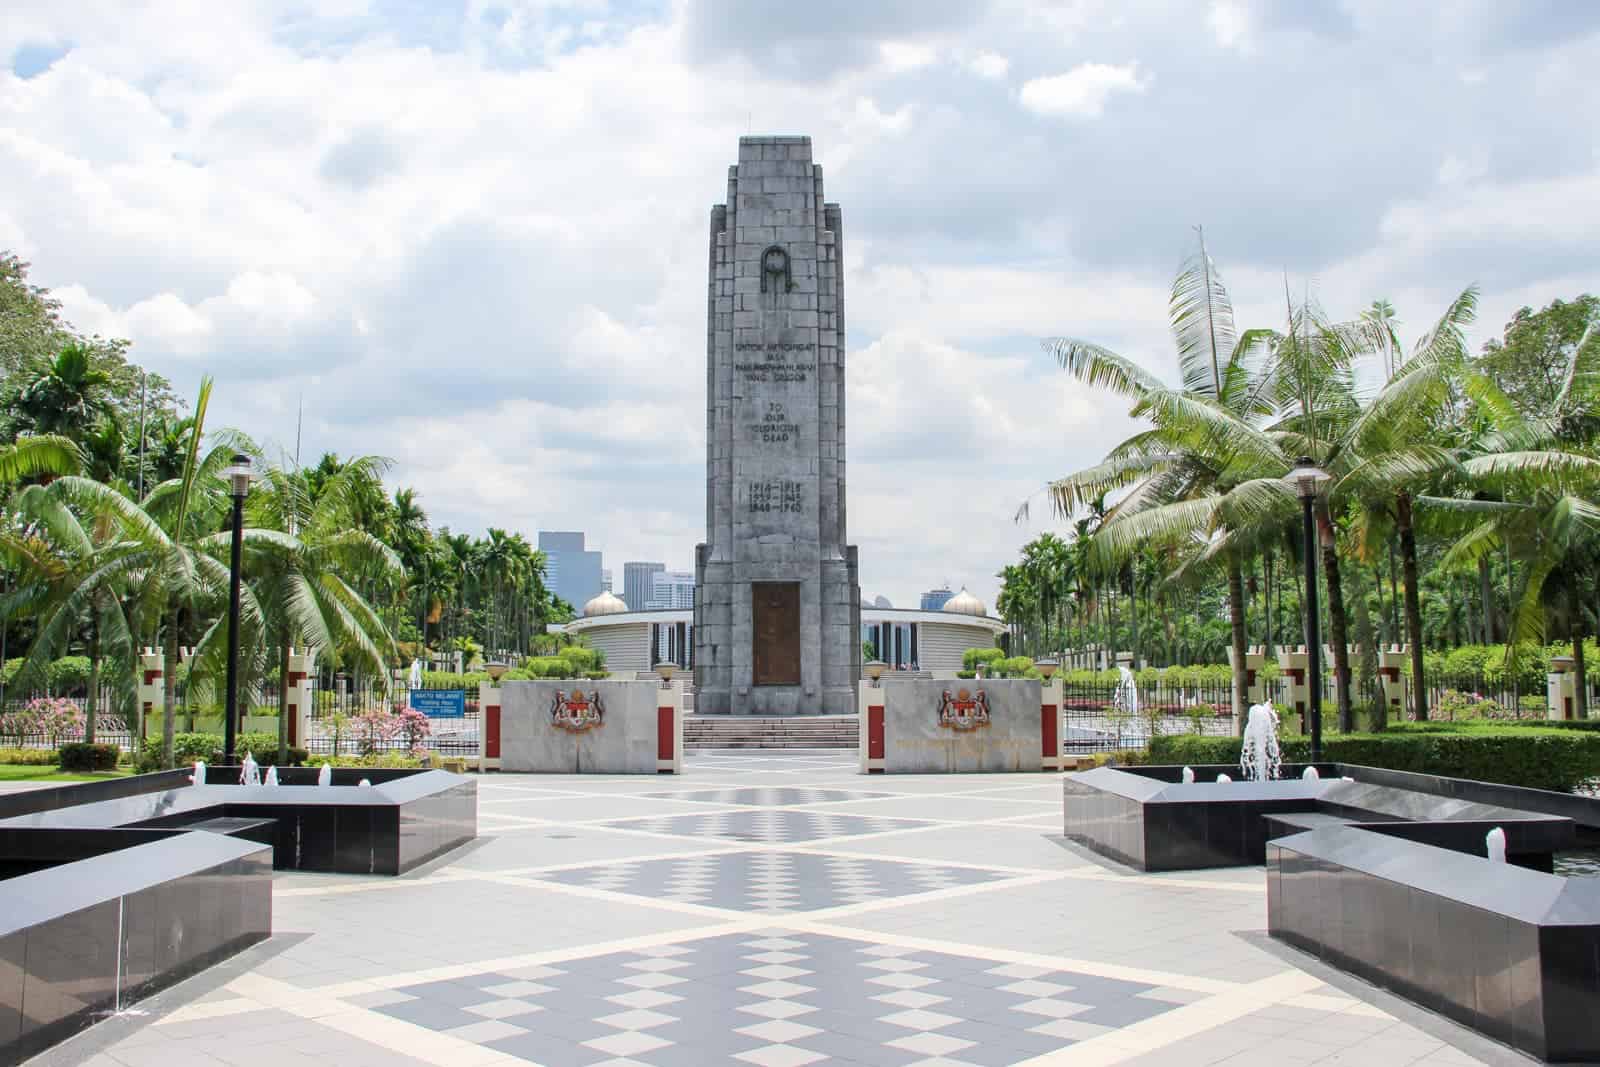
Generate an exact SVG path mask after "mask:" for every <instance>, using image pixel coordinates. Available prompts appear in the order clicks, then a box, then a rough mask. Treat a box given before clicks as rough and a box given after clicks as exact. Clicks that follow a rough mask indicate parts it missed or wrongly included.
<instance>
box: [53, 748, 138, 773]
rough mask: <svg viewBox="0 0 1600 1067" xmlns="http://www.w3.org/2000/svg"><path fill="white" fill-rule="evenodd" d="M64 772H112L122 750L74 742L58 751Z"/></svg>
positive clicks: (115, 767)
mask: <svg viewBox="0 0 1600 1067" xmlns="http://www.w3.org/2000/svg"><path fill="white" fill-rule="evenodd" d="M58 754H59V756H60V759H61V769H62V770H64V771H79V772H84V771H114V770H116V769H117V758H118V757H119V756H121V755H122V749H120V748H118V747H117V746H116V745H90V744H86V743H84V742H82V741H74V742H72V743H70V744H66V745H62V746H61V748H60V749H59V750H58Z"/></svg>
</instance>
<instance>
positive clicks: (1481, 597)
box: [1478, 556, 1494, 645]
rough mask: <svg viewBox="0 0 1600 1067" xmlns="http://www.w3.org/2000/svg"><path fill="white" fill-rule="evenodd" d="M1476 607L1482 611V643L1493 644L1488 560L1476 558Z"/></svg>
mask: <svg viewBox="0 0 1600 1067" xmlns="http://www.w3.org/2000/svg"><path fill="white" fill-rule="evenodd" d="M1478 606H1479V607H1480V608H1482V609H1483V643H1484V644H1486V645H1492V644H1494V589H1493V587H1492V586H1491V585H1490V583H1489V560H1488V558H1487V557H1485V556H1479V557H1478Z"/></svg>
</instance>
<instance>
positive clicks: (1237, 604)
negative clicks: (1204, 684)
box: [1228, 555, 1246, 736]
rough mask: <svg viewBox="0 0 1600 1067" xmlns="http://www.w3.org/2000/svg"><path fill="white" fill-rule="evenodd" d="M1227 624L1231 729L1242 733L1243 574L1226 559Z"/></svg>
mask: <svg viewBox="0 0 1600 1067" xmlns="http://www.w3.org/2000/svg"><path fill="white" fill-rule="evenodd" d="M1228 623H1229V628H1230V630H1231V631H1232V633H1231V638H1232V642H1233V727H1234V729H1235V730H1236V731H1238V732H1239V734H1240V735H1241V736H1242V735H1243V733H1244V701H1245V693H1244V691H1245V678H1246V675H1245V668H1244V653H1245V634H1244V573H1243V571H1241V569H1240V567H1239V561H1238V560H1237V559H1235V558H1234V557H1233V556H1232V555H1230V556H1229V557H1228Z"/></svg>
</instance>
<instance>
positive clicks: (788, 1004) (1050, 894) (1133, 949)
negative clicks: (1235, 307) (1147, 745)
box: [37, 751, 1528, 1067]
mask: <svg viewBox="0 0 1600 1067" xmlns="http://www.w3.org/2000/svg"><path fill="white" fill-rule="evenodd" d="M855 766H856V754H855V753H853V752H780V751H771V752H767V751H756V752H750V751H719V752H707V753H700V754H692V755H691V756H690V757H689V761H688V771H687V773H686V774H685V775H683V776H682V777H678V778H657V777H653V776H638V777H630V778H620V777H600V776H589V777H576V776H560V777H556V776H541V777H532V776H513V775H506V776H492V777H489V778H487V779H484V780H482V782H481V785H480V793H479V798H480V804H479V815H480V833H481V835H482V836H481V838H480V840H479V841H478V842H477V844H476V845H475V846H473V847H470V848H468V849H465V850H462V851H460V852H458V853H456V854H454V855H452V856H450V857H447V858H446V859H445V860H443V861H440V862H438V863H436V864H434V865H431V866H430V867H428V868H425V869H423V870H422V871H419V872H416V873H414V874H412V875H409V876H406V877H401V878H395V879H378V878H360V877H342V876H330V875H306V874H294V873H280V874H278V875H277V878H276V883H275V895H274V907H275V921H274V926H275V930H276V935H275V936H274V937H273V938H272V940H271V941H269V942H267V943H265V944H263V945H260V946H258V947H256V948H254V949H252V950H250V951H248V952H246V953H244V954H243V955H241V956H239V957H237V958H235V959H234V960H231V961H229V962H227V963H225V964H224V965H222V966H220V967H218V968H215V969H213V970H212V971H209V972H206V973H204V974H201V975H200V976H198V977H196V978H194V979H191V980H190V981H189V982H187V983H184V984H182V985H179V986H176V987H174V988H172V989H170V990H167V991H166V992H164V993H162V994H160V995H158V996H156V997H154V998H151V999H150V1000H147V1001H145V1002H143V1003H141V1004H139V1005H137V1006H136V1008H135V1009H134V1010H133V1011H131V1012H128V1013H125V1014H123V1015H120V1016H117V1017H114V1018H111V1019H108V1020H107V1021H105V1022H104V1023H102V1024H100V1025H99V1026H96V1027H95V1028H93V1029H92V1030H90V1031H89V1032H87V1033H86V1034H84V1035H82V1036H80V1037H79V1038H77V1039H75V1040H74V1041H72V1042H69V1043H68V1044H66V1045H62V1046H60V1047H58V1048H56V1049H54V1050H52V1051H50V1052H48V1053H46V1054H45V1055H44V1056H43V1057H41V1058H40V1059H39V1061H37V1062H38V1063H40V1064H44V1065H65V1064H92V1065H94V1067H157V1065H160V1067H168V1065H172V1064H203V1063H220V1064H235V1065H239V1067H246V1065H256V1064H259V1065H261V1067H296V1065H305V1067H312V1065H316V1067H329V1065H340V1067H364V1065H374V1067H376V1065H380V1064H382V1065H409V1064H434V1065H441V1067H446V1065H447V1067H477V1065H490V1064H505V1065H517V1064H526V1063H535V1064H544V1065H546V1067H567V1065H577V1067H590V1065H605V1067H633V1065H653V1067H712V1065H730V1067H749V1065H755V1067H801V1065H805V1064H848V1065H868V1064H870V1065H883V1067H913V1065H917V1067H962V1065H977V1067H1003V1065H1017V1064H1029V1065H1046V1064H1048V1065H1062V1067H1069V1065H1073V1067H1089V1065H1099V1064H1138V1065H1144V1064H1174V1065H1177V1064H1182V1065H1184V1067H1193V1065H1201V1064H1217V1063H1222V1064H1230V1065H1240V1067H1243V1065H1251V1064H1263V1065H1265V1064H1275V1065H1279V1064H1312V1063H1318V1064H1321V1063H1330V1064H1331V1063H1349V1064H1364V1065H1384V1067H1387V1065H1400V1064H1420V1065H1434V1067H1444V1065H1461V1064H1476V1063H1491V1064H1500V1063H1524V1062H1528V1061H1526V1060H1525V1059H1523V1058H1522V1057H1521V1056H1519V1055H1517V1054H1515V1053H1512V1052H1509V1051H1508V1050H1505V1049H1503V1048H1501V1047H1500V1046H1497V1045H1493V1044H1491V1043H1489V1042H1486V1041H1484V1040H1483V1039H1481V1038H1478V1037H1476V1036H1475V1035H1473V1034H1471V1033H1470V1032H1468V1031H1465V1030H1463V1029H1461V1028H1459V1027H1457V1026H1455V1025H1453V1024H1451V1023H1449V1022H1447V1021H1445V1020H1442V1019H1440V1018H1438V1017H1436V1016H1432V1015H1428V1014H1426V1013H1423V1012H1420V1011H1419V1010H1417V1009H1415V1008H1412V1007H1411V1006H1409V1005H1407V1004H1406V1003H1405V1002H1403V1001H1400V1000H1397V999H1396V998H1394V997H1392V996H1389V995H1388V994H1385V993H1382V992H1380V991H1377V990H1374V989H1372V988H1371V987H1368V986H1365V985H1363V984H1362V983H1360V982H1357V981H1354V980H1352V979H1349V978H1346V977H1344V976H1341V975H1338V974H1337V973H1336V972H1333V971H1331V970H1328V969H1326V968H1324V967H1322V966H1321V965H1319V964H1316V963H1313V962H1311V961H1309V960H1307V959H1306V958H1305V957H1303V956H1300V955H1298V954H1296V953H1293V952H1291V951H1289V950H1287V949H1284V948H1281V947H1279V946H1277V945H1275V944H1273V943H1271V942H1269V941H1268V940H1267V939H1266V938H1265V935H1264V929H1265V926H1266V898H1265V893H1264V891H1263V888H1262V881H1263V875H1262V872H1261V871H1260V870H1259V869H1244V870H1228V871H1215V872H1199V873H1194V872H1190V873H1185V874H1181V875H1144V874H1137V873H1132V872H1129V871H1127V870H1125V869H1121V868H1117V867H1114V866H1112V865H1109V864H1107V863H1105V862H1104V861H1101V860H1099V859H1097V858H1094V857H1092V856H1090V855H1089V854H1087V853H1085V852H1083V851H1081V850H1079V849H1077V848H1076V847H1074V846H1070V845H1066V844H1064V843H1063V842H1062V840H1061V836H1060V834H1061V784H1060V779H1059V778H1058V777H1055V776H1051V775H970V776H939V777H933V776H928V777H912V776H905V777H890V778H878V777H873V778H866V777H862V776H860V775H858V774H856V773H855Z"/></svg>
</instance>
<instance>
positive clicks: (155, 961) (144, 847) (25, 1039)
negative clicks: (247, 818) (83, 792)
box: [0, 824, 272, 1065]
mask: <svg viewBox="0 0 1600 1067" xmlns="http://www.w3.org/2000/svg"><path fill="white" fill-rule="evenodd" d="M263 825H264V824H263ZM0 848H4V849H6V852H5V856H6V869H7V872H8V874H9V875H10V876H9V877H7V878H5V879H4V880H3V881H0V1064H4V1065H9V1064H15V1063H20V1062H22V1061H23V1060H25V1059H27V1058H28V1057H29V1056H32V1055H34V1054H35V1053H37V1052H39V1051H40V1050H42V1049H44V1048H46V1047H48V1046H50V1045H53V1044H55V1043H56V1042H58V1041H61V1040H63V1039H65V1038H67V1037H69V1036H71V1035H72V1034H73V1033H76V1032H77V1031H78V1030H80V1029H82V1028H83V1027H85V1026H88V1025H89V1024H90V1023H92V1022H94V1021H95V1020H97V1019H99V1018H101V1017H103V1016H104V1015H106V1014H108V1013H110V1012H113V1011H115V1010H118V1008H120V1007H125V1006H127V1005H128V1004H129V1003H131V1002H132V1001H134V1000H136V999H137V998H139V997H141V996H144V995H146V994H148V993H150V992H153V991H154V990H156V989H159V988H161V987H163V986H166V985H169V984H171V983H173V982H176V981H178V980H180V979H182V978H185V977H188V976H189V975H191V974H193V973H195V972H197V971H199V970H202V969H204V968H205V967H208V966H210V965H211V964H213V963H216V962H217V961H219V960H221V959H223V958H225V957H227V956H230V955H232V954H233V953H235V952H238V951H239V950H241V949H243V948H245V947H247V946H249V945H252V944H254V943H256V942H257V941H260V940H262V939H264V938H266V937H268V936H269V935H270V934H271V932H272V852H271V850H270V849H269V848H268V847H266V846H264V845H262V844H259V843H256V842H254V841H250V840H246V839H243V838H240V837H236V836H229V835H226V834H220V833H193V832H189V831H183V830H139V829H70V830H61V829H48V830H28V829H17V828H8V829H5V830H0ZM24 868H27V869H24Z"/></svg>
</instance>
